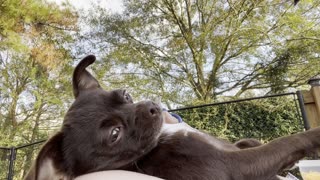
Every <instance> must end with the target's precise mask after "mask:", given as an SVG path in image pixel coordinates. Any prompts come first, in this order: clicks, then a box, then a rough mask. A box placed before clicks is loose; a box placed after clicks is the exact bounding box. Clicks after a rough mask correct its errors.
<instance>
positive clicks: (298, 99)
mask: <svg viewBox="0 0 320 180" xmlns="http://www.w3.org/2000/svg"><path fill="white" fill-rule="evenodd" d="M275 98H279V99H275ZM302 98H303V97H302V96H301V94H299V93H285V94H277V95H269V96H260V97H254V98H246V99H239V100H232V101H225V102H217V103H211V104H204V105H198V106H189V107H184V108H178V109H172V110H169V111H170V112H175V113H178V114H179V115H181V116H182V117H183V118H184V119H185V121H186V122H187V123H189V124H191V125H193V126H195V127H197V128H200V129H203V130H205V131H208V132H209V133H212V134H214V135H217V136H223V137H224V138H228V139H231V140H233V139H237V138H242V136H252V137H254V138H259V139H265V140H266V141H268V140H270V139H272V138H275V137H277V136H282V135H287V134H291V133H296V132H298V131H302V130H303V129H309V127H310V126H309V124H308V122H307V120H306V118H305V117H306V115H305V110H304V104H303V99H302ZM284 100H285V102H288V103H287V105H283V102H284ZM250 102H254V103H251V104H250ZM268 105H272V107H273V109H272V108H268V107H267V106H268ZM256 107H262V110H263V111H261V112H258V113H262V114H264V115H265V117H268V118H269V121H268V122H267V121H264V120H263V119H264V118H265V117H251V116H250V115H253V116H254V113H256V112H255V111H257V109H256ZM279 107H280V108H283V109H285V111H288V113H287V114H285V113H282V112H281V109H280V110H277V109H276V108H279ZM241 108H244V109H245V108H246V109H245V111H249V112H245V113H244V112H242V111H241ZM235 109H236V110H237V109H239V111H236V110H235ZM244 109H243V110H244ZM250 110H251V111H250ZM269 111H270V112H271V111H272V113H276V112H278V111H279V115H278V114H275V115H274V116H271V115H269V114H267V112H269ZM237 113H238V114H239V115H237ZM282 116H283V117H282ZM190 117H192V118H191V119H189V118H190ZM241 117H245V118H246V119H241ZM248 117H249V118H248ZM247 118H248V119H247ZM226 119H228V120H229V121H228V122H227V121H226ZM287 119H288V120H287ZM289 120H290V122H288V121H289ZM272 121H274V122H272ZM278 121H279V122H278ZM291 121H292V122H291ZM293 121H294V122H293ZM275 122H277V123H275ZM258 123H260V124H258ZM281 123H282V124H285V126H286V128H289V129H290V130H285V131H284V132H282V131H281V130H282V129H285V128H283V127H280V126H281ZM294 124H295V125H296V127H295V128H291V127H290V126H291V125H292V126H293V125H294ZM248 125H249V126H250V128H251V129H252V131H255V132H254V133H252V134H250V133H248V132H246V130H243V128H246V126H248ZM251 126H252V127H251ZM228 128H229V129H228ZM265 129H267V130H270V133H275V134H276V135H274V134H268V135H265V134H263V133H264V132H265ZM237 131H238V132H244V133H243V134H240V133H237ZM269 136H270V137H269ZM43 142H45V140H40V141H37V142H33V143H30V144H25V145H20V146H17V147H0V180H13V179H17V180H18V179H21V178H22V176H23V175H24V174H25V172H26V169H28V168H29V167H30V163H29V162H28V161H27V160H28V158H30V157H31V159H34V158H35V156H36V154H37V152H38V151H39V149H40V145H41V144H42V143H43ZM28 153H29V154H28ZM30 153H32V156H30ZM27 155H29V156H27ZM29 160H30V159H29ZM1 171H4V172H3V173H1Z"/></svg>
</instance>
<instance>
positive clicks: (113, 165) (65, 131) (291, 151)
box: [26, 56, 320, 180]
mask: <svg viewBox="0 0 320 180" xmlns="http://www.w3.org/2000/svg"><path fill="white" fill-rule="evenodd" d="M94 60H95V57H94V56H88V57H86V58H84V59H83V60H82V61H81V62H80V64H79V65H78V66H77V67H76V69H75V71H74V74H73V87H74V95H75V97H76V100H75V102H74V104H73V105H72V106H71V108H70V109H69V111H68V113H67V115H66V117H65V120H64V123H63V126H62V128H61V130H60V131H59V132H58V133H57V134H56V135H55V136H53V137H52V138H51V139H50V140H49V141H48V142H47V143H46V144H45V145H44V147H43V148H42V149H41V151H40V153H39V155H38V157H37V159H36V162H35V165H34V166H33V168H32V169H31V171H30V173H29V174H28V175H27V177H26V179H27V180H49V179H50V180H51V179H73V178H74V177H76V176H79V175H82V174H86V173H89V172H95V171H102V170H111V169H123V170H131V171H136V172H141V173H145V174H149V175H153V176H157V177H160V178H164V179H168V180H274V179H278V178H277V177H276V174H277V173H278V172H280V171H281V170H282V169H284V168H285V167H288V166H290V165H291V164H293V163H294V162H296V161H298V160H299V159H301V158H303V157H304V156H305V155H306V154H308V153H309V152H310V151H313V150H314V149H315V148H318V147H320V128H316V129H313V130H310V131H306V132H303V133H300V134H296V135H292V136H288V137H282V138H279V139H276V140H274V141H272V142H270V143H268V144H265V145H261V144H260V143H259V142H258V141H255V140H250V139H249V140H241V141H239V142H237V143H236V144H231V143H228V142H226V141H223V140H220V139H217V138H215V137H212V136H209V135H207V134H204V133H202V132H200V131H197V130H194V129H192V128H190V127H188V126H186V125H185V124H174V125H163V124H162V123H163V119H162V116H161V110H160V107H159V106H158V105H157V104H155V103H153V102H151V101H146V102H140V103H136V104H134V103H133V102H132V99H131V97H130V95H129V94H127V93H126V92H125V91H124V90H115V91H104V90H102V89H101V88H100V86H99V83H98V82H97V80H95V79H94V78H93V77H92V76H91V75H90V73H88V71H86V70H85V68H86V67H87V66H88V65H90V64H91V63H93V62H94Z"/></svg>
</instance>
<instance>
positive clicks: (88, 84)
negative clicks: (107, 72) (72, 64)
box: [72, 55, 100, 97]
mask: <svg viewBox="0 0 320 180" xmlns="http://www.w3.org/2000/svg"><path fill="white" fill-rule="evenodd" d="M95 60H96V57H95V56H94V55H89V56H87V57H85V58H84V59H82V60H81V61H80V63H79V64H78V65H77V67H76V68H75V70H74V72H73V79H72V83H73V94H74V96H75V97H78V95H79V94H80V93H81V91H84V90H88V89H95V88H100V85H99V83H98V81H97V80H96V79H95V78H94V77H93V76H92V75H91V74H90V73H89V72H88V71H87V70H86V67H88V66H89V65H90V64H92V63H93V62H94V61H95Z"/></svg>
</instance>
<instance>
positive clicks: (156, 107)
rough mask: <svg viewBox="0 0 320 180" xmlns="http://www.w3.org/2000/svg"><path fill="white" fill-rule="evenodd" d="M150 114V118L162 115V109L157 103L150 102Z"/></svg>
mask: <svg viewBox="0 0 320 180" xmlns="http://www.w3.org/2000/svg"><path fill="white" fill-rule="evenodd" d="M148 104H149V114H150V116H157V115H159V114H160V112H161V111H160V107H159V105H157V104H156V103H154V102H152V101H150V102H149V103H148Z"/></svg>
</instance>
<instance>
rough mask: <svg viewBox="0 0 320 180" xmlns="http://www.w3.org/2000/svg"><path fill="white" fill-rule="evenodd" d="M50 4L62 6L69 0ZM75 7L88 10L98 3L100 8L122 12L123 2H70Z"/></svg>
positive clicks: (73, 0) (91, 0)
mask: <svg viewBox="0 0 320 180" xmlns="http://www.w3.org/2000/svg"><path fill="white" fill-rule="evenodd" d="M48 1H49V2H56V3H58V4H61V3H63V2H66V1H67V0H48ZM68 1H69V2H70V3H71V4H72V5H74V7H76V8H77V9H88V8H89V7H90V4H93V3H94V4H95V3H98V4H99V5H100V6H102V7H105V8H106V9H108V10H110V11H112V12H121V11H122V9H123V7H122V0H68Z"/></svg>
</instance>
